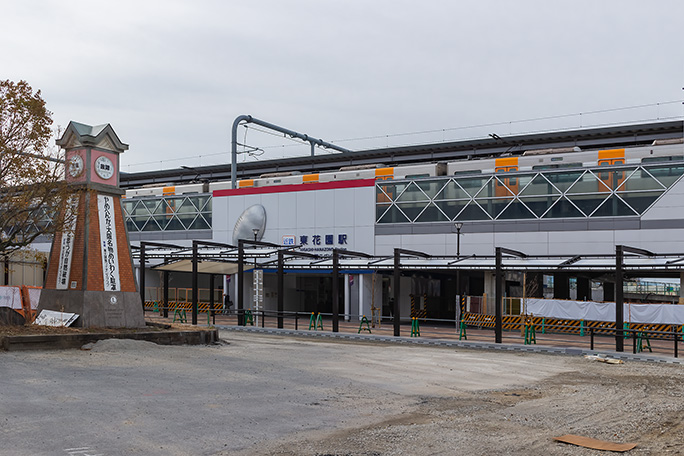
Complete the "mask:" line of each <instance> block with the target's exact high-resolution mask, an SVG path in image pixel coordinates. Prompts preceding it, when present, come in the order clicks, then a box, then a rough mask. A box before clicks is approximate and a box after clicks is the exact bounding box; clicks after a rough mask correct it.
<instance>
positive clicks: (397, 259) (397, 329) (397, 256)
mask: <svg viewBox="0 0 684 456" xmlns="http://www.w3.org/2000/svg"><path fill="white" fill-rule="evenodd" d="M400 267H401V253H400V251H399V249H394V335H395V336H396V337H399V336H400V335H401V321H400V320H401V315H400V313H399V309H400V306H399V298H400V296H401V294H400V293H399V291H400V288H401V285H400V283H399V282H400V281H401V271H400V269H399V268H400Z"/></svg>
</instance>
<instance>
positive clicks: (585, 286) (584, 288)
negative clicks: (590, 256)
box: [577, 277, 591, 301]
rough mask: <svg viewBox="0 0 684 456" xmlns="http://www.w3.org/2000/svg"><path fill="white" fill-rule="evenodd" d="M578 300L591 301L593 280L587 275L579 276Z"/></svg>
mask: <svg viewBox="0 0 684 456" xmlns="http://www.w3.org/2000/svg"><path fill="white" fill-rule="evenodd" d="M577 300H578V301H591V280H589V279H588V278H586V277H577Z"/></svg>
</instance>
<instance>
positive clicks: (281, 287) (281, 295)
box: [278, 250, 285, 329]
mask: <svg viewBox="0 0 684 456" xmlns="http://www.w3.org/2000/svg"><path fill="white" fill-rule="evenodd" d="M284 282H285V261H284V259H283V251H282V250H278V328H280V329H282V328H283V311H284V310H285V283H284Z"/></svg>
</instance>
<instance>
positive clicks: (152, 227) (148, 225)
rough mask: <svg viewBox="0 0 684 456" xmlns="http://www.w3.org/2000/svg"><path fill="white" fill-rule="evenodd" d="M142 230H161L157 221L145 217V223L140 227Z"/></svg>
mask: <svg viewBox="0 0 684 456" xmlns="http://www.w3.org/2000/svg"><path fill="white" fill-rule="evenodd" d="M142 230H143V231H162V229H161V228H160V227H159V225H157V223H156V222H155V221H154V219H152V218H148V219H147V223H146V224H145V226H144V227H143V229H142Z"/></svg>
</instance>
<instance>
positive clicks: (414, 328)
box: [411, 317, 420, 337]
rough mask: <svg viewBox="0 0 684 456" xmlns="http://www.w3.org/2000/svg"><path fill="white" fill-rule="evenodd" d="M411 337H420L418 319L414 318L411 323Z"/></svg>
mask: <svg viewBox="0 0 684 456" xmlns="http://www.w3.org/2000/svg"><path fill="white" fill-rule="evenodd" d="M411 337H420V326H419V325H418V319H417V318H416V317H413V319H412V321H411Z"/></svg>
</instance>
